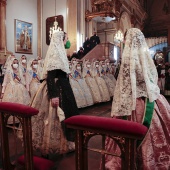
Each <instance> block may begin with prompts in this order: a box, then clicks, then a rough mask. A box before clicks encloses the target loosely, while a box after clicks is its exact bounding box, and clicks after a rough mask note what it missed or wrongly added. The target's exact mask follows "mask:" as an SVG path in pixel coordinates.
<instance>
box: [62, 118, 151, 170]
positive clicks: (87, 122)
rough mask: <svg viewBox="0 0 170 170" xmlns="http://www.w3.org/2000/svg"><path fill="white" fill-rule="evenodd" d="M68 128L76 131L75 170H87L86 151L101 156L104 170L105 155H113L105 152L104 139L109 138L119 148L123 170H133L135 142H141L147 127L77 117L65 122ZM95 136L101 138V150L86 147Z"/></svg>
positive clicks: (124, 122) (117, 121)
mask: <svg viewBox="0 0 170 170" xmlns="http://www.w3.org/2000/svg"><path fill="white" fill-rule="evenodd" d="M65 123H66V125H67V127H68V128H72V129H75V130H76V140H75V145H76V170H88V152H87V151H88V150H91V151H95V152H100V153H101V154H102V169H105V155H107V154H109V155H115V154H112V153H108V152H107V151H106V150H105V137H106V136H108V137H111V138H112V139H113V140H114V141H115V142H116V143H117V144H118V146H122V147H120V150H121V155H120V157H121V158H122V161H121V162H122V165H121V167H122V169H123V170H134V169H135V162H136V141H137V140H142V139H143V138H144V136H145V134H146V133H147V131H148V129H147V127H145V126H143V125H142V124H139V123H136V122H132V121H127V120H122V119H115V118H105V117H98V116H86V115H78V116H73V117H70V118H68V119H66V120H65ZM95 135H101V136H102V141H103V142H102V149H98V150H97V149H93V148H89V147H88V142H89V140H90V138H91V137H93V136H95Z"/></svg>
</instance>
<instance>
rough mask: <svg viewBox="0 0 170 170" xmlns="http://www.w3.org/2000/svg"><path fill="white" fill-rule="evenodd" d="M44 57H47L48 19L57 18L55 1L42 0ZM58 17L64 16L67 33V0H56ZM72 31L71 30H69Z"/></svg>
mask: <svg viewBox="0 0 170 170" xmlns="http://www.w3.org/2000/svg"><path fill="white" fill-rule="evenodd" d="M42 8H43V9H42V14H43V15H42V57H43V58H44V57H45V56H46V52H47V49H48V45H47V44H46V19H47V18H48V17H52V16H55V0H42ZM56 15H63V19H64V31H65V32H67V0H62V1H61V0H56ZM69 29H71V28H69Z"/></svg>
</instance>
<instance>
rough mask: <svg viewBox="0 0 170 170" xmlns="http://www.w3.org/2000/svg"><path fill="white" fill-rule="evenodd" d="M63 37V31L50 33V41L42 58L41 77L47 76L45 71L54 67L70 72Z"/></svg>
mask: <svg viewBox="0 0 170 170" xmlns="http://www.w3.org/2000/svg"><path fill="white" fill-rule="evenodd" d="M63 37H64V32H63V31H58V32H55V33H54V34H53V35H52V38H51V42H50V45H49V48H48V51H47V54H46V57H45V60H44V68H43V76H42V78H43V79H45V78H46V77H47V71H51V70H55V69H61V70H62V71H64V72H66V73H70V70H69V64H68V59H67V55H66V50H65V47H64V42H63Z"/></svg>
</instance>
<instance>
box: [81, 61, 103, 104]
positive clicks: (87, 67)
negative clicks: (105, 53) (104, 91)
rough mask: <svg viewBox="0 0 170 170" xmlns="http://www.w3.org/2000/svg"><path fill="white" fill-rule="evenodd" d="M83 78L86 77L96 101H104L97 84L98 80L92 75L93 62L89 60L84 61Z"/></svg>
mask: <svg viewBox="0 0 170 170" xmlns="http://www.w3.org/2000/svg"><path fill="white" fill-rule="evenodd" d="M83 78H85V80H86V83H87V85H88V87H89V88H90V90H91V94H92V97H93V101H94V103H100V102H102V97H101V94H100V90H99V87H98V85H97V82H96V80H95V79H94V77H93V75H92V66H91V63H90V62H89V61H88V60H87V61H84V63H83Z"/></svg>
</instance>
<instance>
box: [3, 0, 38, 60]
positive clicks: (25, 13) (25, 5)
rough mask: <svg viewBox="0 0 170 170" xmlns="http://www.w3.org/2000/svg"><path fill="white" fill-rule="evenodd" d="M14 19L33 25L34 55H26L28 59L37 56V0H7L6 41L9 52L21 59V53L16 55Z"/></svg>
mask: <svg viewBox="0 0 170 170" xmlns="http://www.w3.org/2000/svg"><path fill="white" fill-rule="evenodd" d="M14 19H18V20H21V21H25V22H29V23H32V25H33V39H32V43H33V44H32V47H33V49H32V52H33V54H26V56H28V57H34V56H36V55H37V0H29V1H27V0H15V1H13V0H7V6H6V32H7V34H6V39H7V49H8V51H10V52H12V53H13V54H15V56H16V57H20V56H21V55H22V54H21V53H15V45H14V41H15V40H14Z"/></svg>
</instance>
